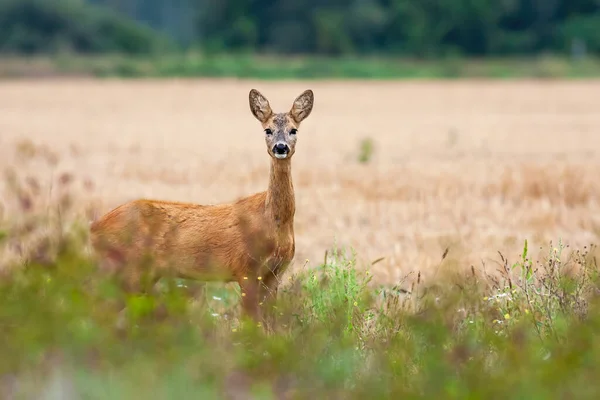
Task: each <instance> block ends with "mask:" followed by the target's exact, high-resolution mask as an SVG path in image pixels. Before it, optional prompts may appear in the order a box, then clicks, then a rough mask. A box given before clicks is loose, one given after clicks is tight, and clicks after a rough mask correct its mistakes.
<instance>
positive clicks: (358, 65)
mask: <svg viewBox="0 0 600 400" xmlns="http://www.w3.org/2000/svg"><path fill="white" fill-rule="evenodd" d="M49 75H91V76H97V77H121V78H144V77H145V78H166V77H212V78H227V77H235V78H252V79H268V80H285V79H379V80H385V79H456V78H495V79H508V78H591V77H598V76H600V59H598V58H593V57H590V58H587V59H583V60H579V61H573V60H570V59H568V58H565V57H560V56H551V55H543V56H537V57H534V56H531V57H525V58H507V59H483V60H475V59H462V58H456V57H452V58H448V59H441V60H431V61H423V60H412V59H400V58H391V57H340V58H331V57H330V58H327V57H316V56H306V57H299V56H296V57H284V56H268V55H246V54H237V55H233V54H229V55H226V54H217V55H207V54H201V53H197V52H191V53H188V54H163V55H156V56H139V57H134V56H119V55H106V56H79V55H72V54H65V55H60V56H56V57H53V58H44V57H34V58H28V59H24V58H6V59H4V60H1V61H0V76H3V77H19V76H21V77H22V76H49Z"/></svg>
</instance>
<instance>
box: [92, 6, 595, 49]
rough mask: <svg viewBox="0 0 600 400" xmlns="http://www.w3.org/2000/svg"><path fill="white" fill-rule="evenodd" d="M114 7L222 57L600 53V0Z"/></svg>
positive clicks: (182, 40)
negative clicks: (575, 45) (581, 49)
mask: <svg viewBox="0 0 600 400" xmlns="http://www.w3.org/2000/svg"><path fill="white" fill-rule="evenodd" d="M89 1H92V2H94V3H99V4H105V5H114V4H115V2H113V1H111V0H89ZM116 7H117V8H118V9H119V10H120V11H122V12H123V13H126V14H128V15H129V16H130V17H132V18H135V19H138V20H141V21H145V22H148V23H150V24H151V25H152V26H153V27H155V28H156V29H159V30H161V31H164V32H168V33H169V34H170V35H171V36H172V37H175V38H179V39H180V41H181V42H185V43H187V44H198V45H200V46H202V47H204V48H210V49H211V50H212V51H221V52H229V51H239V50H255V51H261V52H269V53H277V54H311V53H316V54H321V55H352V54H362V55H365V54H384V53H387V54H390V53H391V54H395V55H404V56H417V57H435V58H443V57H446V56H448V55H452V54H459V55H463V56H494V55H495V56H506V55H524V54H532V53H539V52H563V53H569V52H570V49H571V44H572V43H571V41H572V39H578V40H580V41H582V42H584V43H585V44H586V45H587V48H588V50H589V51H591V52H593V53H595V54H598V47H597V43H598V41H599V40H600V39H599V38H600V33H599V31H598V29H594V27H595V26H597V20H598V15H599V12H600V4H599V3H598V2H597V1H596V0H577V1H573V0H555V1H545V2H532V1H530V0H509V1H494V0H438V1H420V2H419V1H414V0H357V1H342V0H304V1H302V2H298V1H296V0H280V1H277V2H273V1H267V0H194V1H184V0H179V1H169V2H161V1H157V0H125V1H120V2H119V3H118V4H117V5H116ZM190 15H192V16H194V17H193V18H191V17H190ZM172 21H177V22H178V23H177V24H174V23H173V22H172Z"/></svg>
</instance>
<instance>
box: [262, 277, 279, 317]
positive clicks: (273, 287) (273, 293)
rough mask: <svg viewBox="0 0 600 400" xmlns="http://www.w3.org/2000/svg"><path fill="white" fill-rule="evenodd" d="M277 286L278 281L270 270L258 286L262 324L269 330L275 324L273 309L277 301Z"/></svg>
mask: <svg viewBox="0 0 600 400" xmlns="http://www.w3.org/2000/svg"><path fill="white" fill-rule="evenodd" d="M278 286H279V279H278V277H277V275H275V274H274V273H273V272H272V271H271V270H269V272H268V273H267V274H266V275H265V277H264V278H263V279H262V281H261V285H260V303H259V304H260V305H261V308H262V313H263V322H264V323H265V326H268V327H269V328H270V329H272V328H273V326H272V325H274V323H275V315H276V312H275V310H274V309H273V307H274V306H275V301H276V299H277V288H278Z"/></svg>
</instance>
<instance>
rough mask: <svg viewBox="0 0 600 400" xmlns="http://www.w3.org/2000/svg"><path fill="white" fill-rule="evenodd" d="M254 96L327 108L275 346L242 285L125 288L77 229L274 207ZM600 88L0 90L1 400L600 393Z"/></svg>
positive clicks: (304, 161)
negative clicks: (125, 216)
mask: <svg viewBox="0 0 600 400" xmlns="http://www.w3.org/2000/svg"><path fill="white" fill-rule="evenodd" d="M252 87H255V88H257V89H259V90H260V91H261V92H262V93H264V94H265V95H266V96H267V97H268V98H269V100H270V102H271V105H272V106H273V108H274V109H275V110H286V109H287V108H288V107H290V106H291V102H292V100H293V99H294V98H295V96H296V95H298V94H299V93H301V91H303V90H304V89H306V88H312V89H313V90H314V93H315V108H314V110H313V113H312V114H311V116H310V117H309V118H308V119H307V120H306V121H305V122H304V124H303V125H302V127H301V130H300V131H299V133H298V144H297V146H296V154H295V156H294V161H293V177H294V185H295V189H296V206H297V214H296V224H295V227H296V229H295V231H296V240H297V244H296V249H297V252H296V260H295V262H294V264H293V265H292V267H291V271H290V273H288V274H286V278H289V280H287V281H286V282H284V284H283V285H282V288H281V290H280V292H279V293H278V298H277V302H276V303H275V307H274V308H273V309H271V310H272V311H274V312H275V314H274V315H275V323H274V324H273V325H270V328H271V329H272V330H270V331H265V330H263V329H262V327H257V326H256V325H255V324H253V323H248V322H250V321H245V320H244V319H242V318H239V317H240V314H239V308H238V307H237V305H238V303H239V299H240V294H239V291H237V290H236V288H235V287H227V286H225V287H224V286H223V285H219V284H216V285H206V286H203V285H194V284H192V283H189V282H188V283H185V282H183V283H182V282H180V281H177V282H175V283H176V285H171V283H173V282H171V281H169V280H165V281H164V282H161V284H159V285H157V286H158V287H157V290H156V291H155V292H153V293H151V294H147V295H126V294H124V293H123V292H121V291H119V290H118V288H116V287H115V286H114V285H113V284H112V283H114V282H111V281H110V279H105V278H106V277H105V276H102V275H98V274H96V272H95V264H94V261H93V260H92V259H90V257H89V254H88V253H87V252H86V249H85V243H84V246H82V242H81V241H80V239H81V236H80V235H79V234H78V233H77V231H76V230H73V229H69V228H73V225H71V224H70V223H69V222H70V221H71V220H72V219H73V218H77V219H79V220H82V221H83V222H84V226H87V223H88V221H90V220H91V219H93V218H95V217H96V216H98V215H99V214H101V213H104V212H106V211H108V210H109V209H111V208H112V207H114V206H116V205H117V204H119V203H121V202H124V201H127V200H130V199H134V198H138V197H151V198H159V199H166V200H179V201H192V202H198V203H220V202H226V201H231V200H234V199H236V198H238V197H240V196H244V195H247V194H250V193H253V192H256V191H260V190H264V189H265V188H266V184H267V176H266V174H267V172H268V166H269V160H268V155H267V153H266V149H265V144H264V139H263V137H262V136H263V133H262V131H261V128H260V126H259V124H258V122H257V121H256V120H255V119H254V118H253V117H252V115H251V113H250V111H249V106H248V100H247V96H248V91H249V90H250V88H252ZM598 93H600V81H580V82H536V81H521V82H502V83H501V82H495V83H492V82H486V81H463V82H420V83H391V82H388V83H383V82H380V83H374V82H370V83H366V82H352V83H350V82H318V83H317V82H303V83H298V82H286V83H281V82H279V83H275V82H255V81H238V80H222V81H210V80H170V81H134V82H132V81H119V80H103V81H95V80H88V79H79V80H76V79H65V80H50V81H47V80H37V81H28V80H21V81H13V82H10V81H5V82H2V83H0V94H1V95H0V168H2V170H3V172H4V173H5V175H4V178H3V179H2V180H0V183H1V185H2V187H1V199H0V200H1V203H0V245H1V248H0V251H1V253H0V304H1V307H0V343H1V344H0V398H2V399H4V398H6V399H21V398H24V399H42V398H43V399H50V398H60V399H65V400H71V399H79V398H86V399H102V400H104V399H110V400H114V399H131V398H147V399H171V398H193V399H197V398H203V399H204V398H206V399H273V398H277V399H296V398H298V399H304V398H334V399H337V398H340V399H341V398H343V399H354V398H356V399H363V398H377V399H378V398H409V399H412V398H453V399H464V398H473V399H490V398H507V397H510V398H513V397H514V398H543V399H550V398H557V399H558V398H561V399H563V398H578V399H579V398H581V399H587V398H590V399H592V398H595V397H597V392H598V390H599V389H598V384H596V383H595V382H596V381H597V380H594V379H590V377H596V376H597V375H598V373H599V372H598V368H599V365H598V363H597V360H598V357H600V341H599V340H598V331H599V327H600V307H599V306H600V302H599V300H600V286H599V282H600V269H599V268H598V249H597V247H591V246H590V244H592V243H593V244H597V242H598V239H599V236H600V219H599V217H600V181H599V180H598V175H597V174H598V172H599V171H600V168H599V167H600V157H599V155H600V154H598V153H600V150H599V149H600V139H599V138H598V134H597V131H599V130H600V113H598V111H597V104H598V100H600V99H599V98H598ZM525 240H527V242H525ZM550 241H552V243H549V242H550ZM336 246H337V247H343V248H346V249H348V248H352V249H354V250H355V251H356V259H353V258H352V257H351V256H348V255H346V256H344V255H340V254H339V253H333V254H332V251H330V250H332V249H333V248H334V247H336ZM540 246H543V249H540ZM446 250H447V252H446ZM326 251H329V252H328V255H329V256H328V257H327V259H325V260H324V254H325V252H326ZM498 251H500V252H501V253H502V254H503V255H505V256H506V258H504V256H503V255H500V254H498V253H497V252H498ZM19 254H25V255H27V260H26V262H24V261H22V260H18V259H14V258H11V256H12V257H14V256H18V255H19ZM444 254H445V257H444V256H443V255H444ZM306 260H308V261H306ZM374 260H379V261H378V262H377V263H375V264H374V265H372V266H371V265H370V264H371V263H372V262H373V261H374ZM304 265H307V266H308V267H310V268H303V266H304ZM484 267H485V268H484ZM365 270H366V271H365ZM417 272H419V273H420V277H419V274H418V273H417ZM448 272H452V273H457V274H458V275H454V274H448ZM407 276H408V277H407ZM405 277H407V278H406V279H404V278H405ZM437 283H441V284H439V285H438V284H437ZM376 284H382V285H383V288H382V287H381V286H380V285H376ZM396 285H399V286H400V287H401V289H405V290H398V287H396ZM233 286H235V285H233ZM122 302H125V304H126V305H127V307H126V309H125V312H124V313H122V312H121V307H120V306H119V305H120V304H123V303H122ZM119 321H120V322H119Z"/></svg>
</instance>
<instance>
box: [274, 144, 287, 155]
mask: <svg viewBox="0 0 600 400" xmlns="http://www.w3.org/2000/svg"><path fill="white" fill-rule="evenodd" d="M289 152H290V148H289V147H288V145H287V144H285V143H277V144H276V145H275V146H273V153H275V154H287V153H289Z"/></svg>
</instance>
